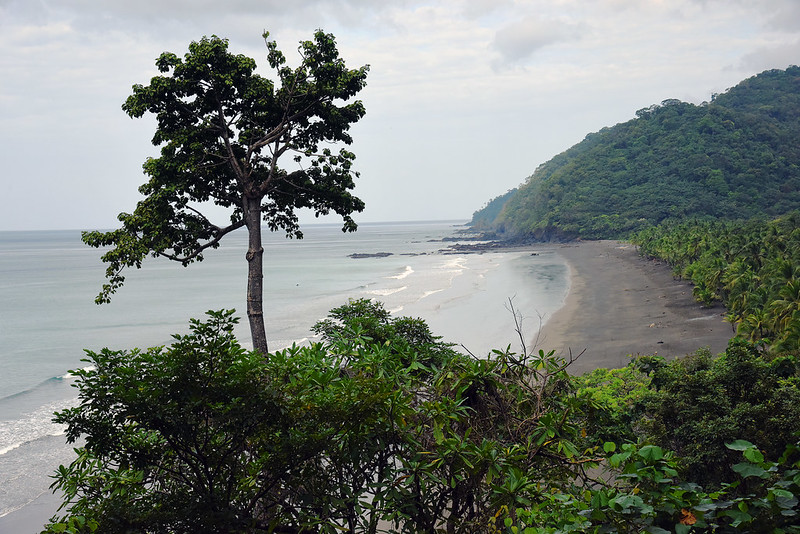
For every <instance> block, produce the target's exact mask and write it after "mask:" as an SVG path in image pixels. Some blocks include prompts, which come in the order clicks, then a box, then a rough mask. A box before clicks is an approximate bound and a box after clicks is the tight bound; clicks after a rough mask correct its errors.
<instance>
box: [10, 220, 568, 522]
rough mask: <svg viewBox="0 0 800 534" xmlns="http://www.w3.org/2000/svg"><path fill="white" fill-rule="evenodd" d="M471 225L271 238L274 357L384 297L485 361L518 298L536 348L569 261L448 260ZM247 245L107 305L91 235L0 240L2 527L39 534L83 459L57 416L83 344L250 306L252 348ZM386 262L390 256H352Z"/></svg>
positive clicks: (138, 286) (151, 340)
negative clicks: (335, 318) (62, 482)
mask: <svg viewBox="0 0 800 534" xmlns="http://www.w3.org/2000/svg"><path fill="white" fill-rule="evenodd" d="M461 224H463V222H458V221H455V222H454V221H435V222H418V223H408V222H404V223H373V224H361V225H359V229H358V231H357V232H355V233H353V234H344V233H342V232H341V230H340V227H339V226H338V225H328V224H319V225H306V226H305V227H304V228H303V231H304V234H305V238H304V239H303V240H289V239H286V238H285V237H283V235H282V234H279V233H276V234H272V233H269V232H266V233H265V243H264V251H265V253H264V264H265V272H264V310H265V319H266V324H267V338H268V340H269V344H270V350H278V349H281V348H284V347H287V346H290V345H292V344H293V343H305V342H308V341H309V340H310V339H311V336H312V333H311V332H310V328H311V326H312V325H313V324H314V323H315V322H316V321H318V320H320V319H322V318H324V317H325V315H326V314H327V312H328V311H329V310H330V309H331V308H334V307H336V306H339V305H341V304H344V303H346V302H347V300H348V299H349V298H373V299H377V300H380V301H381V302H383V303H384V305H385V307H386V309H387V310H390V311H391V312H392V313H393V314H395V315H408V316H412V317H421V318H422V319H425V320H426V321H427V322H428V324H429V325H430V327H431V330H432V331H433V332H434V334H436V335H440V336H442V337H443V340H444V341H449V342H453V343H456V344H457V345H458V347H460V348H461V350H463V351H465V352H468V353H471V354H473V355H475V356H476V357H483V356H485V355H486V354H488V353H489V352H490V351H491V350H492V349H494V348H499V349H503V348H505V347H506V346H508V345H511V347H512V348H513V349H517V350H518V349H519V345H520V344H519V338H518V334H517V332H516V331H515V329H514V317H513V316H512V314H511V311H510V309H509V308H510V306H509V299H511V302H513V306H514V308H515V309H516V310H517V311H518V312H519V313H521V314H522V316H523V323H522V325H523V331H524V333H525V335H526V338H527V343H528V345H529V348H530V346H531V345H532V344H533V343H534V340H535V336H536V333H537V331H538V328H539V326H540V323H541V321H545V320H546V319H547V317H549V316H550V315H552V313H553V312H554V311H556V310H557V309H558V308H559V307H561V305H562V304H563V302H564V299H565V297H566V294H567V291H568V290H569V269H568V267H567V265H566V263H565V262H564V260H563V259H562V258H561V257H560V256H559V255H558V254H557V253H556V252H555V251H553V250H552V249H546V248H545V249H543V250H542V251H539V252H538V253H536V254H532V253H531V252H530V251H526V252H523V251H511V252H485V253H472V254H469V253H452V251H449V252H443V251H446V249H447V248H448V246H449V245H450V244H452V243H451V242H449V241H443V239H444V238H448V237H453V236H456V237H457V236H458V235H459V234H458V230H459V229H461V228H462V226H461ZM246 237H247V236H246V233H245V232H244V231H240V232H237V233H234V234H232V235H230V236H228V237H227V238H226V239H225V240H224V241H223V244H222V246H221V247H220V248H219V249H218V250H212V251H209V252H208V253H207V254H206V259H205V261H203V262H201V263H197V264H192V265H190V266H189V267H185V268H184V267H182V266H180V265H179V264H176V263H174V262H169V261H167V260H162V259H148V260H147V261H145V263H144V266H143V268H142V269H141V270H133V271H131V272H130V273H128V275H127V279H126V283H125V286H124V287H123V288H122V289H120V290H119V291H118V292H117V294H115V295H114V296H113V298H112V302H111V303H110V304H104V305H102V306H97V305H96V304H94V297H95V295H96V294H97V293H98V291H99V290H100V287H101V285H102V283H103V281H104V270H105V265H104V264H102V262H101V261H100V259H99V258H100V254H101V252H100V251H98V250H96V249H92V248H90V247H87V246H85V245H83V244H82V243H81V241H80V232H78V231H41V232H0V532H6V529H8V528H9V527H8V525H10V524H15V525H20V524H24V525H26V528H27V525H34V526H33V527H31V528H32V530H30V532H38V531H39V530H37V528H38V525H41V524H43V523H44V521H46V520H47V519H48V518H49V517H50V516H51V515H52V514H53V513H54V512H55V508H56V507H57V503H58V501H57V499H56V498H55V497H53V496H52V495H51V494H50V490H49V489H48V487H49V485H50V483H51V479H50V474H51V473H53V471H54V470H55V469H56V468H57V467H58V465H59V464H62V463H63V464H67V463H69V462H70V460H71V457H72V455H73V454H74V453H72V450H71V447H69V446H67V445H66V444H65V440H64V435H63V428H60V427H58V426H57V425H54V424H53V423H52V422H51V419H52V415H53V412H54V411H57V410H61V409H63V408H66V407H68V406H71V405H73V404H74V403H75V401H76V398H77V395H76V390H75V388H73V387H72V385H73V379H72V378H71V375H70V373H69V371H70V370H71V369H77V368H80V367H82V366H83V365H85V362H82V361H81V359H82V358H83V357H84V352H83V351H84V349H90V350H95V351H96V350H99V349H101V348H103V347H109V348H112V349H130V348H133V347H141V348H146V347H152V346H158V345H164V344H168V343H169V342H170V340H171V335H172V334H174V333H186V332H187V331H188V321H189V318H191V317H196V318H202V317H203V315H204V313H205V311H207V310H211V309H215V310H218V309H223V308H224V309H230V308H235V309H237V310H238V315H239V316H240V317H241V322H240V324H239V325H238V327H237V330H236V334H237V336H238V337H239V339H240V340H241V341H242V343H243V345H245V346H250V335H249V330H248V328H247V318H246V316H245V287H246V282H247V280H246V276H247V265H246V261H245V259H244V255H245V252H246V247H247V245H246V243H247V240H246ZM377 253H388V254H390V255H387V256H383V257H372V256H370V257H361V258H352V257H350V255H351V254H364V255H373V254H377ZM15 518H16V519H15ZM20 518H24V521H23V520H21V519H20ZM15 521H16V522H15ZM9 532H10V530H9ZM20 532H21V534H25V532H22V531H20Z"/></svg>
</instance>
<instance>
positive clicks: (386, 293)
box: [365, 286, 408, 297]
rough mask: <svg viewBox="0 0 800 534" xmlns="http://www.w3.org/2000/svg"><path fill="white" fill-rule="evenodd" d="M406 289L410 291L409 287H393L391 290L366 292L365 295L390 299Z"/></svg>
mask: <svg viewBox="0 0 800 534" xmlns="http://www.w3.org/2000/svg"><path fill="white" fill-rule="evenodd" d="M406 289H408V286H403V287H392V288H389V289H373V290H371V291H365V293H367V294H368V295H376V296H379V297H388V296H389V295H394V294H395V293H399V292H401V291H405V290H406Z"/></svg>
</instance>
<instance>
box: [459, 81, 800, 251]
mask: <svg viewBox="0 0 800 534" xmlns="http://www.w3.org/2000/svg"><path fill="white" fill-rule="evenodd" d="M798 116H800V67H796V66H792V67H789V68H788V69H786V70H784V71H782V70H770V71H766V72H763V73H761V74H759V75H757V76H754V77H752V78H749V79H747V80H744V81H743V82H741V83H739V84H738V85H737V86H735V87H733V88H731V89H729V90H728V91H726V92H725V93H723V94H719V95H714V96H713V97H712V100H711V102H705V103H703V104H700V105H694V104H690V103H686V102H681V101H679V100H665V101H663V102H662V103H661V104H658V105H653V106H650V107H649V108H645V109H641V110H639V111H637V112H636V117H635V118H634V119H632V120H630V121H627V122H624V123H621V124H617V125H616V126H613V127H610V128H604V129H602V130H601V131H599V132H597V133H592V134H589V135H587V136H586V138H585V139H584V140H583V141H582V142H580V143H578V144H577V145H575V146H573V147H572V148H570V149H568V150H567V151H565V152H563V153H561V154H559V155H557V156H555V157H554V158H552V159H551V160H549V161H548V162H546V163H544V164H542V165H541V166H539V168H537V169H536V171H535V172H534V174H533V175H532V176H530V177H529V178H528V179H527V180H526V182H525V183H524V184H522V185H521V186H520V187H519V189H518V190H517V191H516V193H514V194H512V195H510V197H509V198H508V200H507V201H505V202H504V204H503V206H502V210H498V207H497V205H496V202H490V203H489V205H487V207H486V208H484V209H482V210H479V211H478V212H476V213H475V216H474V218H473V222H474V223H476V222H482V223H484V227H486V226H487V224H486V221H487V219H490V220H492V221H493V222H492V223H491V224H490V225H489V226H491V227H493V229H495V230H497V231H499V232H501V233H505V234H506V235H513V236H519V235H530V236H532V237H535V238H538V239H552V238H569V237H583V238H590V239H592V238H614V237H622V236H625V235H627V234H629V233H630V232H631V231H636V230H640V229H642V228H645V227H647V226H650V225H655V224H660V223H662V222H664V221H668V220H682V219H686V218H722V219H745V218H750V217H753V216H761V215H766V216H768V217H773V216H778V215H781V214H784V213H787V212H788V211H791V210H794V209H798V208H800V144H798V143H797V139H798V136H799V135H800V121H798ZM499 198H503V197H499ZM496 200H497V199H496ZM489 210H491V211H494V212H497V215H496V216H493V215H494V214H493V213H489Z"/></svg>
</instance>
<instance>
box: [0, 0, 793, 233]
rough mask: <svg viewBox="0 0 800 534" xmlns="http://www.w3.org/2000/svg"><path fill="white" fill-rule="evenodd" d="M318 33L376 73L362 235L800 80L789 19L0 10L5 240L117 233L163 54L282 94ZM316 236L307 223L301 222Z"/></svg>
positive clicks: (756, 12) (551, 6)
mask: <svg viewBox="0 0 800 534" xmlns="http://www.w3.org/2000/svg"><path fill="white" fill-rule="evenodd" d="M317 28H322V29H323V30H325V31H326V32H329V33H333V34H334V35H335V36H336V39H337V42H338V45H339V50H340V53H341V55H342V57H343V58H344V59H345V61H346V62H347V64H348V66H351V67H357V66H360V65H363V64H369V65H370V67H371V70H370V74H369V78H368V83H367V88H366V89H365V90H364V91H363V92H362V93H361V95H360V98H361V99H362V100H363V101H364V104H365V105H366V108H367V115H366V116H365V117H364V119H362V121H361V122H360V123H358V124H357V125H356V126H355V127H354V129H353V135H354V137H355V143H354V145H353V151H354V152H355V153H356V155H357V160H356V165H357V169H358V170H359V171H360V172H361V178H360V179H359V181H358V182H357V185H356V194H357V195H358V196H360V197H361V198H362V199H363V200H364V201H365V202H366V204H367V209H366V210H365V211H364V213H363V214H361V215H359V216H357V217H356V220H357V222H370V221H386V220H424V219H467V218H469V217H470V216H471V215H472V213H473V211H475V210H476V209H478V208H480V207H481V206H482V205H483V204H484V203H485V202H486V201H487V200H489V199H490V198H492V197H495V196H497V195H499V194H502V193H504V192H505V191H507V190H508V189H510V188H512V187H516V186H517V185H519V184H520V183H521V182H522V181H524V179H525V178H526V177H527V176H529V175H530V174H532V173H533V171H534V170H535V169H536V167H537V166H538V165H540V164H541V163H543V162H545V161H547V160H548V159H550V158H551V157H552V156H554V155H556V154H558V153H559V152H562V151H564V150H566V149H567V148H569V147H570V146H572V145H574V144H575V143H577V142H579V141H581V140H582V139H583V138H584V136H585V135H586V134H587V133H589V132H594V131H597V130H599V129H600V128H602V127H604V126H611V125H614V124H616V123H619V122H623V121H626V120H628V119H630V118H632V117H633V116H634V113H635V111H636V110H637V109H640V108H643V107H647V106H649V105H651V104H654V103H658V102H661V101H662V100H665V99H668V98H678V99H681V100H685V101H689V102H694V103H700V102H703V101H706V100H710V97H711V94H712V93H717V92H722V91H724V90H726V89H727V88H729V87H731V86H733V85H735V84H736V83H738V82H739V81H740V80H742V79H744V78H747V77H749V76H752V75H754V74H757V73H759V72H761V71H763V70H766V69H772V68H778V69H784V68H786V67H787V66H789V65H792V64H798V63H800V1H798V0H663V1H660V0H425V1H414V0H395V1H380V0H228V1H222V0H136V1H135V2H134V1H132V0H0V52H1V53H0V136H2V138H1V139H0V164H2V167H0V177H1V178H0V185H2V190H1V191H0V230H39V229H54V228H70V229H75V228H77V229H93V228H111V227H114V226H116V215H117V213H119V212H120V211H131V210H132V209H133V208H134V206H135V204H136V202H137V200H139V198H140V197H139V194H138V192H137V188H138V186H139V185H140V184H141V183H143V181H144V177H143V175H142V172H141V165H142V163H143V161H144V159H145V158H146V157H147V156H150V155H157V150H156V149H155V148H154V147H153V146H152V145H151V144H150V139H151V137H152V134H153V129H154V125H155V122H154V121H153V120H152V119H151V118H148V119H135V120H134V119H130V118H129V117H128V116H127V115H126V114H125V113H124V112H123V111H122V110H121V108H120V106H121V104H122V102H123V101H124V100H125V98H126V97H127V96H128V94H129V92H130V87H131V85H133V84H135V83H142V84H146V83H148V82H149V79H150V77H151V76H153V75H154V74H156V71H155V68H154V60H155V58H156V57H157V56H158V55H159V54H160V53H161V52H163V51H171V52H175V53H177V54H179V55H183V54H184V53H185V52H186V49H187V46H188V44H189V42H190V41H192V40H197V39H199V38H201V37H202V36H204V35H211V34H215V35H219V36H221V37H227V38H228V39H230V49H231V50H232V51H233V52H236V53H244V54H247V55H250V56H251V57H254V58H255V59H256V61H257V63H258V64H259V72H261V74H263V75H265V76H271V74H270V72H269V69H268V65H267V62H266V59H265V46H264V42H263V40H262V38H261V34H262V32H263V30H265V29H267V30H269V31H270V33H271V36H272V37H273V38H275V39H276V40H277V41H278V45H279V47H280V48H281V49H282V50H284V52H285V53H286V54H287V56H288V58H289V61H290V63H292V62H293V61H294V63H293V64H296V58H297V55H296V53H295V50H296V48H297V43H298V41H300V40H302V39H308V38H310V37H311V35H312V33H313V31H314V30H315V29H317ZM304 219H305V220H313V218H311V219H309V218H308V217H305V218H304Z"/></svg>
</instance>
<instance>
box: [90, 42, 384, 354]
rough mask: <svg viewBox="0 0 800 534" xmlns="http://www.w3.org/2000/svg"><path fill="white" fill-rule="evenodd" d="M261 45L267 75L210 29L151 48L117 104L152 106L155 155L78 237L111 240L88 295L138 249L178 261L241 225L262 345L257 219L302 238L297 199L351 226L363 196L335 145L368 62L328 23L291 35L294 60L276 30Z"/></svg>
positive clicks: (101, 298) (355, 114)
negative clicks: (146, 64) (301, 37)
mask: <svg viewBox="0 0 800 534" xmlns="http://www.w3.org/2000/svg"><path fill="white" fill-rule="evenodd" d="M268 37H269V34H268V33H265V34H264V38H265V40H267V39H268ZM266 48H267V54H266V55H267V62H268V63H269V66H270V67H271V68H272V70H273V71H274V78H275V79H274V81H273V80H270V79H268V78H264V77H262V76H261V75H259V74H258V73H256V72H255V71H256V62H255V61H254V60H253V59H251V58H249V57H247V56H244V55H241V54H233V53H231V52H229V51H228V41H227V40H226V39H221V38H219V37H216V36H212V37H204V38H203V39H201V40H200V41H196V42H193V43H191V44H190V45H189V51H188V52H187V53H186V54H185V55H184V57H183V58H180V57H178V56H177V55H175V54H173V53H170V52H164V53H163V54H161V56H160V57H159V58H158V59H157V60H156V67H157V68H158V71H159V73H160V74H159V75H158V76H155V77H153V78H152V79H151V80H150V84H149V85H146V86H143V85H138V84H137V85H134V86H133V94H131V96H129V97H128V99H127V100H126V101H125V103H124V105H123V106H122V107H123V110H124V111H125V112H126V113H127V114H128V115H130V116H131V117H137V118H138V117H142V116H144V115H145V114H148V113H149V114H153V115H154V116H155V119H156V121H157V127H156V131H155V133H154V135H153V144H154V145H156V146H159V147H161V155H160V156H159V157H156V158H148V160H147V161H146V162H145V164H144V166H143V167H144V172H145V174H146V175H147V176H148V181H147V183H145V184H144V185H142V186H141V187H140V188H139V192H140V193H142V195H144V199H142V200H141V201H140V202H138V203H137V205H136V209H135V210H134V211H133V212H132V213H121V214H120V215H119V217H118V218H119V220H120V222H121V223H122V225H121V227H120V228H119V229H117V230H113V231H110V232H101V231H94V232H84V233H83V236H82V238H83V241H84V242H85V243H86V244H88V245H90V246H93V247H109V248H107V249H106V250H105V251H104V253H103V256H102V260H103V262H105V263H107V264H108V267H107V269H106V278H107V283H106V284H104V285H103V289H102V291H101V292H100V294H99V295H98V297H97V299H96V302H98V303H103V302H108V301H109V299H110V298H111V295H112V294H113V293H114V292H115V291H116V290H117V289H119V288H120V287H121V286H122V284H123V282H124V280H125V276H124V273H125V272H126V269H129V268H132V267H136V268H139V267H141V266H142V262H143V261H144V259H145V258H147V256H148V255H152V256H160V257H164V258H168V259H170V260H173V261H176V262H180V263H181V264H183V265H184V266H186V265H189V264H190V263H192V262H195V261H202V259H203V254H204V253H205V252H206V251H207V250H209V249H214V248H217V247H218V246H219V243H220V241H221V240H222V239H223V238H225V236H226V235H228V234H230V233H231V232H233V231H235V230H237V229H239V228H246V229H247V232H248V249H247V255H246V259H247V265H248V271H247V273H248V274H247V317H248V319H249V322H250V331H251V334H252V338H253V346H254V347H255V348H256V349H258V350H260V351H261V352H262V353H266V352H267V338H266V332H265V327H264V314H263V306H262V299H263V281H262V279H263V255H264V249H263V247H262V239H261V232H262V223H263V222H266V224H267V226H268V227H269V229H270V230H272V231H276V230H283V231H285V232H286V234H287V236H294V237H298V238H300V237H302V232H301V231H300V229H299V223H298V216H297V213H296V211H297V210H298V209H303V208H305V209H310V210H312V211H313V212H314V214H315V215H317V216H319V215H326V214H328V213H330V212H334V213H336V214H338V215H340V216H341V217H342V219H343V221H344V227H343V230H346V231H353V230H355V228H356V225H355V222H354V221H353V219H352V217H351V214H352V213H353V212H358V211H361V210H363V208H364V203H363V202H362V201H361V200H360V199H358V198H357V197H355V196H353V194H352V193H351V190H352V189H353V188H354V186H355V184H354V178H355V177H357V176H358V173H357V172H355V171H354V170H353V161H354V160H355V154H353V153H352V152H350V151H349V150H346V149H344V148H341V149H339V150H338V151H335V150H333V148H335V146H336V145H337V144H339V145H349V144H351V143H352V141H353V139H352V137H351V136H350V133H349V130H350V126H351V125H352V124H354V123H356V122H357V121H359V120H360V119H361V118H362V117H363V116H364V113H365V110H364V105H363V104H362V103H361V102H360V101H357V100H356V101H351V102H349V103H347V102H348V101H349V100H351V99H352V98H353V97H354V96H355V95H356V94H358V92H359V91H361V89H363V88H364V86H365V84H366V77H367V71H368V67H366V66H364V67H361V68H359V69H348V68H347V66H346V65H345V63H344V60H342V58H340V57H339V51H338V50H337V48H336V40H335V39H334V37H333V35H330V34H326V33H324V32H323V31H321V30H318V31H317V32H315V34H314V37H313V40H309V41H302V42H301V43H300V46H299V47H298V53H299V56H300V64H299V65H298V66H297V67H294V68H292V67H290V66H289V65H288V64H287V60H286V57H285V56H284V54H283V53H282V52H281V51H280V50H279V49H278V47H277V44H276V43H275V41H269V40H267V41H266ZM289 160H291V163H290V162H289ZM287 163H288V165H287ZM214 205H215V206H221V207H223V208H226V209H227V210H228V213H229V220H228V221H227V222H224V223H219V222H212V220H211V219H210V217H211V215H210V214H209V211H208V207H209V206H214Z"/></svg>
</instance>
